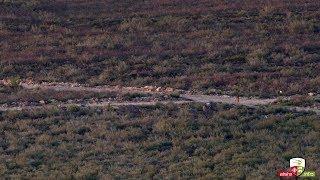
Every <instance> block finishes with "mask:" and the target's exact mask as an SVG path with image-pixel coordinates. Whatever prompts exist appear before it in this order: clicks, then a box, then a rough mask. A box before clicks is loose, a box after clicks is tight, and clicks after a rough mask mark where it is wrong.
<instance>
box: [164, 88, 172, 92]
mask: <svg viewBox="0 0 320 180" xmlns="http://www.w3.org/2000/svg"><path fill="white" fill-rule="evenodd" d="M173 91H174V89H173V88H171V87H167V88H166V92H173Z"/></svg>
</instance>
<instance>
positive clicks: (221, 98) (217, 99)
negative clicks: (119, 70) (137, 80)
mask: <svg viewBox="0 0 320 180" xmlns="http://www.w3.org/2000/svg"><path fill="white" fill-rule="evenodd" d="M20 85H21V86H22V87H23V88H26V89H43V90H55V91H88V92H96V93H103V92H122V93H146V94H170V93H172V92H174V91H173V90H172V89H169V92H168V89H160V88H158V89H157V90H155V89H156V88H153V89H152V88H146V87H144V88H137V87H105V86H98V87H88V86H81V85H79V84H71V83H41V84H33V83H25V82H22V83H20ZM148 87H150V86H148ZM179 92H180V93H181V92H182V93H181V94H180V98H182V99H184V100H177V101H151V102H143V101H142V102H141V101H140V102H101V103H97V102H94V103H82V104H75V103H69V104H68V103H67V104H66V103H64V104H58V105H42V106H20V107H1V106H0V111H10V110H23V109H37V108H43V107H48V108H50V107H56V106H58V107H68V106H86V107H103V106H150V105H155V104H157V103H161V104H167V103H174V104H184V103H190V102H200V103H210V102H214V103H224V104H233V105H244V106H250V107H254V106H263V105H270V104H272V103H274V102H276V101H277V99H276V98H269V99H261V98H255V97H253V98H246V97H240V98H239V101H237V97H233V96H227V95H203V94H191V93H189V92H185V91H179ZM282 99H290V97H283V98H282ZM282 108H286V109H289V110H293V111H301V112H304V111H312V112H315V113H317V114H320V109H318V108H310V107H293V106H291V107H282Z"/></svg>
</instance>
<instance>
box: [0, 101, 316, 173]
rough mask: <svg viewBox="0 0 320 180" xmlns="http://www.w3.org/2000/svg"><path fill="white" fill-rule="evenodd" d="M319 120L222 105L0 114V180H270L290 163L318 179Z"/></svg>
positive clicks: (283, 112)
mask: <svg viewBox="0 0 320 180" xmlns="http://www.w3.org/2000/svg"><path fill="white" fill-rule="evenodd" d="M319 130H320V127H319V117H318V116H315V115H313V114H306V113H304V114H303V113H290V112H286V111H284V110H281V109H268V108H267V109H265V108H259V109H253V108H246V107H235V106H228V105H220V104H213V105H212V106H210V107H206V106H203V105H202V104H192V105H183V106H176V105H173V104H172V105H167V106H163V105H158V106H153V107H139V108H138V107H119V108H116V109H114V108H102V109H88V108H75V107H71V108H68V109H60V110H59V109H56V108H53V109H42V110H38V111H21V112H13V111H11V112H2V113H0V137H1V138H0V177H11V178H12V177H16V178H21V177H24V178H31V177H37V178H44V179H48V178H49V179H57V178H58V179H71V178H75V179H80V178H83V179H84V178H86V179H105V178H108V179H110V178H116V179H127V178H135V179H141V178H142V179H151V178H152V179H170V178H171V179H177V178H184V179H185V178H192V179H195V178H200V177H202V178H204V179H212V178H215V179H217V178H224V179H245V178H246V179H275V178H276V176H275V174H276V172H277V171H278V170H279V169H286V168H287V167H288V162H289V159H290V158H292V157H304V158H305V159H306V161H307V169H309V170H314V171H316V172H317V173H318V174H319V173H320V169H319V164H320V162H319V160H320V156H319V150H320V149H319V147H320V144H319V136H320V131H319Z"/></svg>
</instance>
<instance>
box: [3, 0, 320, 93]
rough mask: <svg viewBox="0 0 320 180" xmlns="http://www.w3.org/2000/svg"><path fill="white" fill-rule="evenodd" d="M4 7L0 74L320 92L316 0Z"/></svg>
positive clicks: (42, 0)
mask: <svg viewBox="0 0 320 180" xmlns="http://www.w3.org/2000/svg"><path fill="white" fill-rule="evenodd" d="M0 7H1V12H0V20H1V21H0V22H1V24H0V39H1V42H0V78H8V77H12V76H17V75H19V76H21V77H31V78H33V79H36V80H46V81H73V82H80V83H82V82H86V83H91V84H112V85H118V84H122V85H130V86H143V85H157V86H166V85H168V86H170V87H175V88H179V89H197V90H202V91H210V90H211V89H213V88H218V89H221V90H230V91H239V92H238V93H241V94H243V95H259V96H271V95H277V92H279V90H282V91H283V92H284V93H285V94H288V95H291V94H297V93H299V94H301V93H307V92H318V93H319V84H320V74H319V72H320V71H319V69H320V63H319V59H320V54H319V50H320V44H319V39H320V37H319V35H320V24H319V19H320V11H319V9H320V3H319V1H317V0H308V1H301V0H292V1H282V0H281V1H260V2H257V1H255V0H245V1H226V0H217V1H207V0H198V1H192V0H188V1H182V0H175V1H156V0H152V1H110V0H105V1H102V0H93V1H90V2H88V1H78V0H77V1H75V0H71V1H67V2H63V1H46V0H32V1H22V0H14V1H13V0H6V1H1V2H0Z"/></svg>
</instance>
